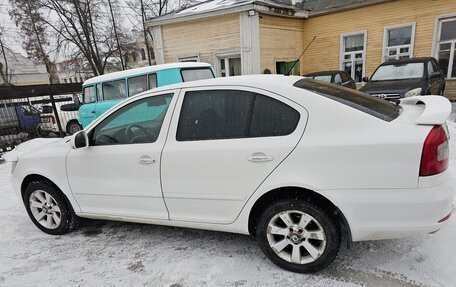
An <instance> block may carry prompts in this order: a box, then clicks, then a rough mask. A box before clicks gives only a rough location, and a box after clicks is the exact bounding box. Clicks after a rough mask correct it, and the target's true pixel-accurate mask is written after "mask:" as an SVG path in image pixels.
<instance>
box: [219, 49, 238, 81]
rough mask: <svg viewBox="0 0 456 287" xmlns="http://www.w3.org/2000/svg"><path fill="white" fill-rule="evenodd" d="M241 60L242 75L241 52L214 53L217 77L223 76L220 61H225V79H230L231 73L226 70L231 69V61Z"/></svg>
mask: <svg viewBox="0 0 456 287" xmlns="http://www.w3.org/2000/svg"><path fill="white" fill-rule="evenodd" d="M236 58H239V59H241V73H242V58H241V52H240V51H232V52H221V53H214V59H215V63H214V64H215V65H214V66H215V70H216V71H217V77H221V76H222V70H221V66H220V60H221V59H224V61H225V77H230V76H231V75H230V71H229V69H226V68H227V67H229V59H236Z"/></svg>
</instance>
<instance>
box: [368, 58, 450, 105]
mask: <svg viewBox="0 0 456 287" xmlns="http://www.w3.org/2000/svg"><path fill="white" fill-rule="evenodd" d="M363 81H364V82H367V83H366V84H365V85H364V86H363V87H361V88H360V91H362V92H365V93H367V94H370V95H373V96H376V97H379V98H382V99H387V100H390V99H393V100H394V99H400V98H407V97H413V96H421V95H443V92H444V90H445V77H444V75H443V73H442V71H441V70H440V68H439V65H438V62H437V60H436V59H435V58H432V57H425V58H412V59H400V60H389V61H387V62H385V63H383V64H381V65H380V66H379V67H378V68H377V69H376V70H375V72H374V73H373V74H372V77H371V78H370V79H369V78H367V77H365V78H363Z"/></svg>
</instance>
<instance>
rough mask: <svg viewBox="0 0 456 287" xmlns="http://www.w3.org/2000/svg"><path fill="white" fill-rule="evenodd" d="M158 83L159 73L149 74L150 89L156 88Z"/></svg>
mask: <svg viewBox="0 0 456 287" xmlns="http://www.w3.org/2000/svg"><path fill="white" fill-rule="evenodd" d="M157 86H158V85H157V74H150V75H149V89H153V88H156V87H157Z"/></svg>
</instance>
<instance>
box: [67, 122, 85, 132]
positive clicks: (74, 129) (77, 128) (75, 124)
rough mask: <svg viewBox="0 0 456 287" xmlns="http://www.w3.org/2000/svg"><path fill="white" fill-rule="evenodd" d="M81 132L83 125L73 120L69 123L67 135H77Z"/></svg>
mask: <svg viewBox="0 0 456 287" xmlns="http://www.w3.org/2000/svg"><path fill="white" fill-rule="evenodd" d="M80 130H82V126H81V124H79V122H78V121H76V120H72V121H69V122H68V124H67V128H66V132H67V134H69V135H70V136H71V135H74V134H75V133H77V132H78V131H80Z"/></svg>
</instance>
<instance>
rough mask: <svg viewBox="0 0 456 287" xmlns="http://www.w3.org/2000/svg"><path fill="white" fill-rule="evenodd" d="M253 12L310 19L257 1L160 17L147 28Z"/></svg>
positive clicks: (276, 5) (301, 12)
mask: <svg viewBox="0 0 456 287" xmlns="http://www.w3.org/2000/svg"><path fill="white" fill-rule="evenodd" d="M251 10H253V11H256V12H259V13H262V14H269V15H275V16H279V17H289V18H301V19H302V18H308V17H309V11H304V10H302V11H301V10H296V9H293V8H292V7H290V6H286V5H280V4H274V3H271V4H269V3H268V4H263V3H257V2H256V1H252V2H250V3H246V4H243V5H239V6H234V7H233V6H232V7H228V8H221V9H216V10H211V11H207V12H200V13H194V14H187V15H185V14H184V15H179V16H177V15H176V14H174V16H172V17H167V18H166V17H160V16H159V17H157V18H153V19H150V20H148V21H147V22H146V26H147V27H154V26H161V25H167V24H174V23H180V22H186V21H194V20H200V19H205V18H212V17H218V16H223V15H227V14H233V13H240V12H244V11H251Z"/></svg>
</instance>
